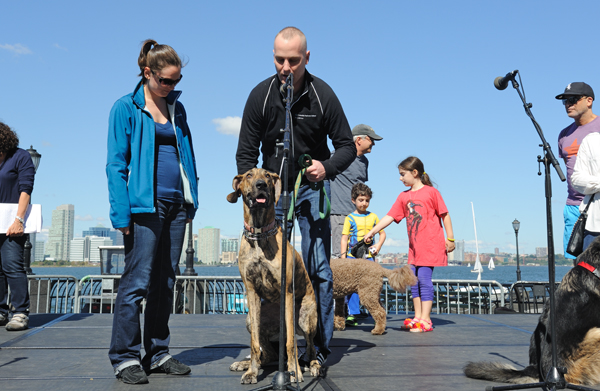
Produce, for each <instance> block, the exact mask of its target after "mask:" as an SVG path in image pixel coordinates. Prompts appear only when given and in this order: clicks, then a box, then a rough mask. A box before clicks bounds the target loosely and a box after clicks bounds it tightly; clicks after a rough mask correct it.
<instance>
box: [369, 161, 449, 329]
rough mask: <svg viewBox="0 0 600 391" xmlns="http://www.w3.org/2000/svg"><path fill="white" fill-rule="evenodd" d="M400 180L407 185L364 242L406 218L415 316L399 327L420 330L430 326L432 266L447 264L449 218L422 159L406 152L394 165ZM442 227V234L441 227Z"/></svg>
mask: <svg viewBox="0 0 600 391" xmlns="http://www.w3.org/2000/svg"><path fill="white" fill-rule="evenodd" d="M398 171H399V172H400V181H402V183H403V184H404V186H408V187H410V189H409V190H406V191H404V192H402V193H400V195H399V196H398V198H397V199H396V202H395V203H394V205H393V206H392V208H391V209H390V211H389V212H388V214H387V215H386V216H385V217H384V218H382V219H381V221H380V222H379V224H377V225H376V226H375V227H373V229H372V230H371V231H369V232H368V233H367V234H366V235H365V236H364V239H365V242H368V240H370V239H372V238H373V236H374V235H375V234H376V233H378V232H379V231H381V230H382V229H384V228H386V227H387V226H388V225H390V224H391V223H392V222H394V221H395V222H396V223H399V222H400V221H402V219H404V218H406V230H407V232H408V242H409V246H408V247H409V248H408V263H409V264H410V265H411V267H412V269H413V271H414V272H415V275H416V276H417V278H418V282H417V284H416V285H415V286H413V287H412V288H411V292H412V296H413V304H414V307H415V317H414V318H413V319H406V320H405V321H404V326H403V327H402V328H403V329H406V330H410V331H411V332H416V333H424V332H428V331H432V330H433V325H432V323H431V317H430V315H431V307H432V305H433V296H434V289H433V282H432V281H431V276H432V273H433V268H434V267H435V266H447V265H448V253H449V252H452V251H453V250H454V247H455V246H454V233H453V232H452V221H451V220H450V215H449V214H448V209H447V208H446V204H445V203H444V200H443V199H442V195H441V194H440V192H439V191H437V189H435V188H434V187H433V184H432V183H431V180H430V179H429V175H427V173H425V169H424V167H423V162H421V160H420V159H419V158H417V157H414V156H410V157H408V158H406V159H404V160H403V161H402V163H400V164H399V165H398ZM442 222H443V225H444V228H445V229H446V237H444V231H443V229H442Z"/></svg>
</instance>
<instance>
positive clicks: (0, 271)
mask: <svg viewBox="0 0 600 391" xmlns="http://www.w3.org/2000/svg"><path fill="white" fill-rule="evenodd" d="M26 241H27V236H26V235H23V236H12V237H8V236H6V235H5V234H0V314H2V315H4V316H8V310H9V308H8V288H9V287H10V302H11V304H12V306H13V307H14V308H15V313H21V314H26V315H27V314H29V290H28V289H27V273H25V266H24V258H23V248H24V247H25V242H26Z"/></svg>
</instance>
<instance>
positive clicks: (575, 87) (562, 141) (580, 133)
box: [556, 82, 600, 259]
mask: <svg viewBox="0 0 600 391" xmlns="http://www.w3.org/2000/svg"><path fill="white" fill-rule="evenodd" d="M556 99H560V100H562V103H563V104H564V105H565V110H566V111H567V115H568V116H569V117H571V118H573V120H574V122H573V123H572V124H571V125H569V126H567V127H566V128H564V129H563V130H562V131H561V132H560V134H559V135H558V155H559V156H560V157H562V158H563V159H564V161H565V165H566V166H567V189H568V196H567V204H566V205H565V208H564V211H563V215H564V220H565V232H564V248H565V257H566V258H569V259H575V257H574V256H572V255H570V254H567V251H566V249H567V244H568V243H569V238H570V237H571V232H572V231H573V226H574V225H575V222H576V221H577V219H578V218H579V205H580V204H581V201H582V200H583V197H584V195H583V194H581V193H579V192H578V191H577V190H575V189H574V188H573V184H572V183H571V175H572V174H573V167H575V160H576V159H577V151H578V150H579V146H580V145H581V141H582V140H583V138H584V137H585V136H587V135H588V134H590V133H594V132H600V119H598V116H597V115H596V114H594V113H593V112H592V104H593V103H594V90H592V87H590V86H589V85H587V84H586V83H583V82H575V83H570V84H569V85H567V87H566V88H565V92H563V93H562V94H560V95H557V96H556Z"/></svg>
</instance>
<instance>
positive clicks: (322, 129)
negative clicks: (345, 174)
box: [236, 72, 356, 186]
mask: <svg viewBox="0 0 600 391" xmlns="http://www.w3.org/2000/svg"><path fill="white" fill-rule="evenodd" d="M280 87H281V82H280V81H279V78H278V77H277V75H273V76H271V77H269V78H268V79H266V80H264V81H262V82H261V83H259V84H258V85H257V86H256V87H255V88H254V89H253V90H252V92H251V93H250V96H249V97H248V101H247V102H246V107H245V108H244V116H243V118H242V127H241V130H240V137H239V142H238V149H237V153H236V161H237V170H238V174H244V173H245V172H246V171H248V170H250V169H251V168H254V167H257V165H258V157H259V149H260V153H262V155H263V166H262V167H263V168H264V169H266V170H269V171H271V172H274V173H277V174H280V171H281V160H282V151H281V148H278V149H279V150H278V151H277V153H276V143H279V142H282V141H283V133H282V132H280V130H281V129H284V128H285V103H284V102H283V100H284V98H285V96H284V95H283V94H282V92H280ZM292 135H293V140H292V141H293V156H290V162H289V163H290V164H289V167H290V174H289V177H288V179H289V181H288V185H289V186H291V185H293V183H294V182H295V181H296V176H297V175H298V172H299V171H300V166H299V164H298V158H299V157H300V156H301V155H302V154H309V155H310V156H311V157H312V158H313V159H315V160H319V161H320V162H322V163H323V166H324V167H325V171H326V179H329V178H332V177H334V176H336V175H337V174H339V173H340V172H342V171H344V170H345V169H346V168H347V167H348V166H349V165H350V164H351V163H352V161H353V160H354V159H355V158H356V146H355V145H354V141H353V139H352V132H351V130H350V125H349V124H348V120H347V119H346V115H345V114H344V110H343V109H342V105H341V104H340V101H339V100H338V98H337V96H336V95H335V93H334V92H333V90H332V89H331V87H329V85H327V83H325V82H324V81H323V80H321V79H319V78H317V77H314V76H312V75H311V74H309V73H308V72H305V74H304V90H303V91H302V92H300V95H299V96H296V94H294V98H293V103H292ZM327 137H329V138H330V139H331V142H332V144H333V147H334V149H335V154H334V155H333V156H331V153H330V151H329V147H328V146H327ZM261 143H262V147H261ZM280 175H281V174H280ZM304 183H306V180H304Z"/></svg>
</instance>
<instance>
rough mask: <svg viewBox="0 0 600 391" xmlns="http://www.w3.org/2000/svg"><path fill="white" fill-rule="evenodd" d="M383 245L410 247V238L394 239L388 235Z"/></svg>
mask: <svg viewBox="0 0 600 391" xmlns="http://www.w3.org/2000/svg"><path fill="white" fill-rule="evenodd" d="M383 246H384V247H385V246H389V247H406V248H407V249H408V239H394V238H390V237H387V238H386V239H385V243H383Z"/></svg>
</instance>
